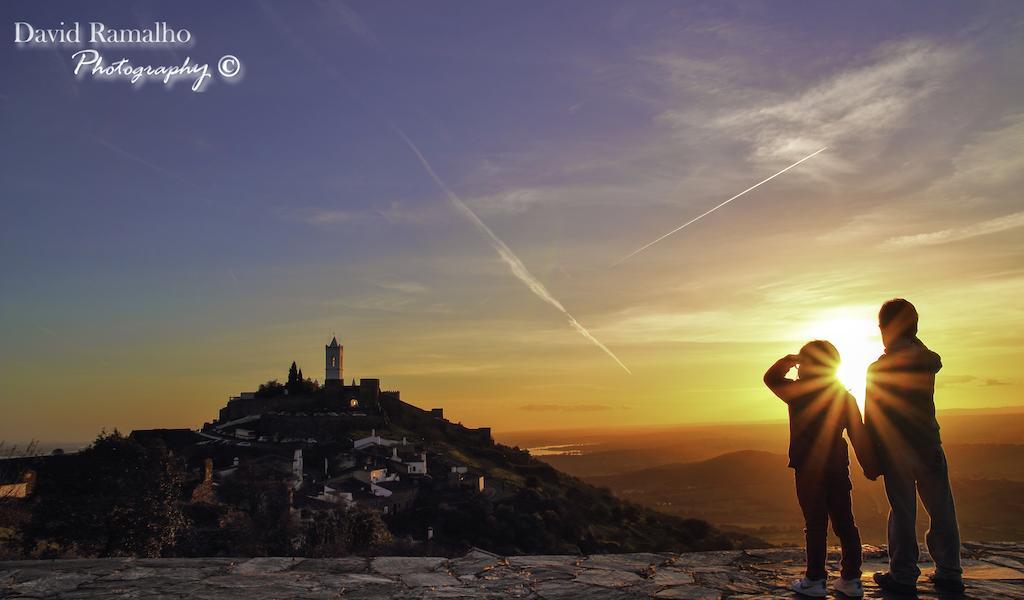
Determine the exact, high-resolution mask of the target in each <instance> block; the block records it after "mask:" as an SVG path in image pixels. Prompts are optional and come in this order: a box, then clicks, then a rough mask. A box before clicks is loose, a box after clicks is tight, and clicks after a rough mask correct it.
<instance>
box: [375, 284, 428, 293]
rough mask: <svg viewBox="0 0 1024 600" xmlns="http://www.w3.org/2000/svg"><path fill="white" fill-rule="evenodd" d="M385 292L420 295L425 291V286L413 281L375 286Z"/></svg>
mask: <svg viewBox="0 0 1024 600" xmlns="http://www.w3.org/2000/svg"><path fill="white" fill-rule="evenodd" d="M377 285H378V286H380V287H382V288H384V289H386V290H394V291H396V292H402V293H404V294H422V293H423V292H425V291H427V289H428V288H427V286H425V285H423V284H422V283H417V282H415V281H384V282H381V283H378V284H377Z"/></svg>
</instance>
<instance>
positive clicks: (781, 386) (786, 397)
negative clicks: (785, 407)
mask: <svg viewBox="0 0 1024 600" xmlns="http://www.w3.org/2000/svg"><path fill="white" fill-rule="evenodd" d="M798 364H800V355H799V354H787V355H786V356H783V357H782V358H780V359H779V360H777V361H775V364H774V365H772V366H770V367H768V370H767V371H765V374H764V384H765V385H766V386H768V389H770V390H771V391H772V392H774V393H775V395H776V396H778V397H779V399H780V400H782V401H783V402H786V403H787V404H788V403H789V401H790V400H792V399H793V398H794V397H796V396H797V394H796V390H794V389H793V384H795V383H796V382H795V381H793V380H792V379H786V373H789V370H790V369H792V368H793V367H795V366H797V365H798Z"/></svg>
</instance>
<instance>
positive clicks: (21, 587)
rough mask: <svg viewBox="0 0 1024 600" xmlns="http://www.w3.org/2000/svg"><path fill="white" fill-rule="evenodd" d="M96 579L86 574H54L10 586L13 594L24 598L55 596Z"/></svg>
mask: <svg viewBox="0 0 1024 600" xmlns="http://www.w3.org/2000/svg"><path fill="white" fill-rule="evenodd" d="M94 579H96V576H95V575H89V574H85V573H53V574H52V575H50V576H48V577H39V578H35V579H30V580H28V581H24V582H22V583H16V584H14V585H12V586H10V589H11V591H12V592H14V593H15V594H17V595H22V596H38V597H46V596H54V595H56V594H59V593H61V592H70V591H71V590H73V589H75V588H77V587H78V586H80V585H82V584H83V583H87V582H90V581H92V580H94Z"/></svg>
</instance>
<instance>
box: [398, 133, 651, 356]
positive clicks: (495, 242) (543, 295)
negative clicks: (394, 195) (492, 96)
mask: <svg viewBox="0 0 1024 600" xmlns="http://www.w3.org/2000/svg"><path fill="white" fill-rule="evenodd" d="M392 127H394V126H392ZM394 130H395V132H396V133H397V134H398V135H399V136H400V137H401V138H402V141H404V142H405V144H406V145H407V146H409V149H410V150H412V152H413V154H415V155H416V158H418V159H419V160H420V164H421V165H423V169H424V170H425V171H426V172H427V174H428V175H430V178H431V179H433V180H434V183H435V184H437V187H439V188H441V191H442V192H444V194H445V196H447V197H448V201H449V202H451V204H452V206H454V207H455V209H456V210H458V211H459V212H460V213H462V215H463V216H464V217H466V219H468V220H469V222H471V223H472V224H473V225H474V226H476V228H477V230H478V231H480V233H482V234H483V236H484V237H485V238H487V241H488V242H489V243H490V244H491V247H492V248H494V249H495V251H497V253H498V256H500V257H501V260H503V261H505V264H507V265H508V267H509V269H511V270H512V274H513V275H515V276H516V278H518V279H519V280H520V281H522V282H523V283H525V284H526V287H528V288H530V291H531V292H533V293H534V294H536V296H537V297H538V298H540V299H541V300H543V301H544V302H547V303H548V304H550V305H551V306H554V307H555V308H557V309H558V310H559V311H561V313H562V314H563V315H565V317H566V318H567V319H568V320H569V325H570V326H571V327H572V328H573V329H575V330H576V331H577V332H579V334H580V335H582V336H583V337H585V338H586V339H588V340H590V341H591V342H592V343H593V344H594V345H595V346H597V347H598V348H600V349H601V350H604V352H605V354H607V355H608V356H610V357H612V360H614V361H615V362H616V363H618V365H619V366H620V367H622V369H623V370H624V371H626V372H627V373H629V374H630V375H632V374H633V372H632V371H630V370H629V368H628V367H627V366H626V365H624V364H623V363H622V361H621V360H619V357H618V356H615V353H613V352H612V351H611V350H609V349H608V347H607V346H605V345H604V344H602V343H601V341H600V340H598V339H597V338H596V337H594V336H593V335H592V334H591V333H590V332H589V331H587V328H586V327H584V326H583V325H581V324H580V322H579V321H577V320H576V317H574V316H572V315H571V314H569V311H567V310H565V307H564V306H562V303H561V302H559V301H558V299H557V298H555V297H554V296H552V295H551V292H549V291H548V289H547V288H546V287H544V284H543V283H541V282H540V280H539V279H537V278H536V277H534V276H533V273H530V272H529V271H528V270H527V269H526V265H524V264H523V261H521V260H519V257H518V256H516V255H515V253H514V252H512V249H511V248H509V247H508V246H507V245H506V244H505V242H503V241H501V238H499V237H498V236H497V235H495V234H494V232H493V231H491V228H490V227H488V226H487V225H486V224H485V223H484V222H483V221H481V220H480V217H478V216H476V213H475V212H473V210H472V209H470V208H469V207H468V206H466V203H465V202H463V201H462V199H461V198H459V197H458V196H457V195H456V194H455V192H453V191H452V190H451V188H449V187H448V186H447V185H445V183H444V181H441V178H440V177H439V176H438V175H437V173H435V172H434V168H433V167H431V166H430V163H429V162H427V158H426V157H425V156H423V153H422V152H420V149H419V148H418V147H416V144H414V143H413V141H412V140H410V139H409V136H407V135H405V133H404V132H403V131H402V130H401V129H398V128H397V127H394Z"/></svg>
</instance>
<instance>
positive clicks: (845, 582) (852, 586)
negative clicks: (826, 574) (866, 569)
mask: <svg viewBox="0 0 1024 600" xmlns="http://www.w3.org/2000/svg"><path fill="white" fill-rule="evenodd" d="M832 589H833V590H834V591H836V592H839V593H840V594H842V595H844V596H849V597H850V598H860V597H862V596H863V595H864V586H863V585H862V584H861V582H860V579H843V578H842V577H837V578H836V579H833V580H832Z"/></svg>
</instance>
